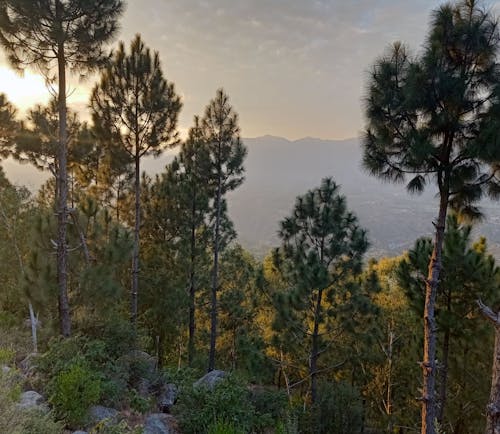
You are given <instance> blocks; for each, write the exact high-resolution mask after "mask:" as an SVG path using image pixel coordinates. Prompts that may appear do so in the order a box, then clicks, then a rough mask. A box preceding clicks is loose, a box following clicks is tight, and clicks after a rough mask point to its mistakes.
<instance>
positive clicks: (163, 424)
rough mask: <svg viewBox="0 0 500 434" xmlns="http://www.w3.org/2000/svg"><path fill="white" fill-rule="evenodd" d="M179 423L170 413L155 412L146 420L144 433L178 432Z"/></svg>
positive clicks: (172, 433)
mask: <svg viewBox="0 0 500 434" xmlns="http://www.w3.org/2000/svg"><path fill="white" fill-rule="evenodd" d="M176 426H177V423H176V420H175V418H174V417H173V416H172V415H170V414H165V413H153V414H150V415H149V416H148V417H146V420H145V421H144V431H143V434H177V432H178V431H177V429H176Z"/></svg>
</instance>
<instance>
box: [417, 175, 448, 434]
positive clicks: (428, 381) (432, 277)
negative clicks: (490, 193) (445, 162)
mask: <svg viewBox="0 0 500 434" xmlns="http://www.w3.org/2000/svg"><path fill="white" fill-rule="evenodd" d="M444 182H445V184H446V183H447V180H445V181H444ZM447 211H448V186H447V184H446V185H445V187H443V186H441V187H440V201H439V215H438V220H437V222H436V225H435V226H436V232H435V238H434V248H433V251H432V256H431V260H430V262H429V273H428V276H427V281H426V285H425V306H424V360H423V362H422V371H423V385H422V427H421V433H422V434H435V433H436V428H435V423H436V397H435V387H436V331H437V328H436V318H435V305H436V295H437V290H438V284H439V274H440V272H441V268H442V252H443V240H444V231H445V226H446V215H447Z"/></svg>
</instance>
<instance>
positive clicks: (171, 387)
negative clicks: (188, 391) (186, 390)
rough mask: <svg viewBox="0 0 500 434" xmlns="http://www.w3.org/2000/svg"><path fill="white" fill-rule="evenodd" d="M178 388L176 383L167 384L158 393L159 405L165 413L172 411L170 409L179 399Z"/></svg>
mask: <svg viewBox="0 0 500 434" xmlns="http://www.w3.org/2000/svg"><path fill="white" fill-rule="evenodd" d="M177 395H178V390H177V386H176V385H175V384H172V383H169V384H165V385H164V386H163V387H162V388H161V390H160V393H159V395H158V407H159V409H160V411H162V412H163V413H170V409H171V408H172V406H173V405H174V404H175V401H176V400H177Z"/></svg>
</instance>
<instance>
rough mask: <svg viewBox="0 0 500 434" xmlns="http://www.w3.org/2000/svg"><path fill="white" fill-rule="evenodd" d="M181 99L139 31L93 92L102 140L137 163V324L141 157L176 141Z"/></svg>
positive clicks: (134, 280)
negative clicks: (128, 47)
mask: <svg viewBox="0 0 500 434" xmlns="http://www.w3.org/2000/svg"><path fill="white" fill-rule="evenodd" d="M181 106H182V104H181V101H180V98H179V96H177V94H176V93H175V90H174V85H173V83H170V82H168V81H167V80H166V79H165V78H164V76H163V72H162V69H161V64H160V57H159V55H158V53H157V52H154V53H151V51H150V50H149V48H147V47H146V46H145V45H144V42H143V41H142V39H141V37H140V36H139V35H137V36H136V37H135V39H134V40H133V41H132V43H131V45H130V53H128V54H127V53H126V50H125V46H124V44H123V43H120V45H119V47H118V50H117V51H116V52H115V54H114V56H113V59H112V62H111V63H110V64H109V65H108V66H107V68H106V69H105V70H104V71H103V72H102V74H101V78H100V82H99V83H98V84H97V85H96V87H95V88H94V90H93V92H92V97H91V109H92V117H93V120H94V124H95V127H96V131H97V133H98V135H99V137H100V139H101V140H102V141H103V142H106V143H114V144H116V145H119V146H120V147H121V148H122V149H123V150H125V151H126V152H127V154H128V156H129V158H130V160H131V161H132V162H133V165H134V182H135V183H134V196H135V205H134V214H135V222H134V253H133V256H132V286H131V303H130V313H131V320H132V323H133V324H136V323H137V312H138V291H139V232H140V227H141V202H140V196H141V173H140V162H141V159H142V158H143V157H145V156H148V155H153V156H159V155H160V154H161V153H162V152H163V150H164V149H165V148H167V147H169V146H173V145H175V144H177V142H178V133H177V130H176V128H177V118H178V115H179V111H180V109H181Z"/></svg>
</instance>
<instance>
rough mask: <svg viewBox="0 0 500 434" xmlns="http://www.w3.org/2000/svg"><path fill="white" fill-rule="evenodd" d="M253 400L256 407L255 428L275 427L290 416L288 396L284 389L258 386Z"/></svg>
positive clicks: (254, 390)
mask: <svg viewBox="0 0 500 434" xmlns="http://www.w3.org/2000/svg"><path fill="white" fill-rule="evenodd" d="M251 402H252V404H253V406H254V409H255V421H254V428H255V429H257V430H258V431H262V430H264V429H265V428H275V427H276V425H277V423H278V422H280V421H282V422H285V421H286V420H287V418H288V398H287V396H286V393H285V392H284V391H282V390H273V389H269V388H263V387H256V388H254V389H253V391H252V396H251Z"/></svg>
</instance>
